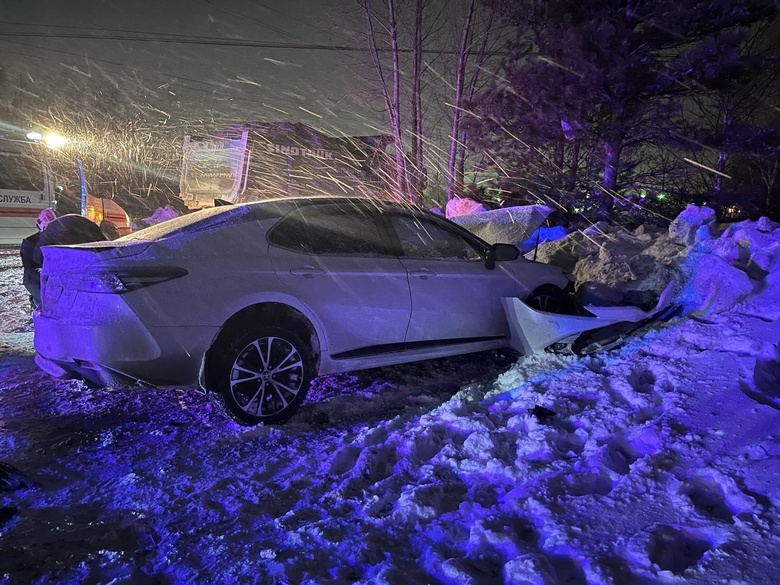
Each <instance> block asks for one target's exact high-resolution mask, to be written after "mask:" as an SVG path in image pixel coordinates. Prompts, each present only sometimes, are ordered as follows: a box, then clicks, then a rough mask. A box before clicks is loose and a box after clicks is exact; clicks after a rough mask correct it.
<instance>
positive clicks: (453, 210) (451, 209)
mask: <svg viewBox="0 0 780 585" xmlns="http://www.w3.org/2000/svg"><path fill="white" fill-rule="evenodd" d="M483 211H487V210H486V209H485V206H484V205H482V204H481V203H479V202H478V201H474V200H473V199H469V198H468V197H454V198H452V199H450V200H449V201H447V205H446V207H445V208H444V214H445V216H446V217H447V218H449V219H452V218H453V217H459V216H461V215H470V214H473V213H481V212H483Z"/></svg>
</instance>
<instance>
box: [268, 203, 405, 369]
mask: <svg viewBox="0 0 780 585" xmlns="http://www.w3.org/2000/svg"><path fill="white" fill-rule="evenodd" d="M386 229H387V228H386V227H385V225H384V224H383V222H381V220H380V218H379V217H378V215H377V214H376V213H375V212H373V211H372V210H370V209H368V208H361V207H359V206H354V205H347V204H335V203H323V204H315V205H307V206H304V207H301V208H299V209H298V210H296V211H294V212H293V213H291V214H290V215H288V216H287V217H286V218H284V219H283V220H282V221H281V222H280V223H279V224H278V225H277V226H275V227H274V228H273V229H272V230H271V232H269V235H268V241H269V244H270V246H269V254H270V256H271V260H272V262H273V264H274V269H275V271H276V274H277V275H278V277H279V278H280V279H281V280H282V282H283V283H284V284H285V288H286V290H287V291H288V292H289V293H290V294H292V295H294V296H295V297H297V298H298V299H299V300H300V301H301V302H302V303H303V304H304V305H306V306H307V307H308V308H309V309H310V310H311V311H312V312H313V313H314V314H315V315H316V316H317V318H318V319H319V321H320V323H321V324H322V325H323V327H324V330H325V336H326V339H325V340H324V341H325V343H326V344H327V350H328V351H329V352H330V354H331V355H333V354H336V355H337V356H338V354H343V353H344V352H354V351H357V350H362V351H365V352H368V353H371V352H372V351H376V350H378V349H379V348H377V347H376V346H382V345H388V344H397V343H402V342H403V341H404V337H405V334H406V329H407V326H408V324H409V318H410V314H411V300H410V294H409V282H408V276H407V272H406V268H405V267H404V266H403V264H401V262H400V260H399V259H398V257H397V256H396V255H395V254H394V252H393V250H392V249H390V247H389V245H388V242H387V240H388V237H387V231H386Z"/></svg>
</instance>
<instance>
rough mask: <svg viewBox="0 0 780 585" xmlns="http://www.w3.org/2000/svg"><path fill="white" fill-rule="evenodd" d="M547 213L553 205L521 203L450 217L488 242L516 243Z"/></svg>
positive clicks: (528, 233)
mask: <svg viewBox="0 0 780 585" xmlns="http://www.w3.org/2000/svg"><path fill="white" fill-rule="evenodd" d="M448 209H449V206H448ZM550 213H552V209H550V208H549V207H546V206H544V205H523V206H519V207H504V208H501V209H493V210H491V211H482V212H481V213H470V214H464V215H457V216H453V217H450V219H451V220H452V221H453V222H455V223H457V224H459V225H462V226H463V227H464V228H466V229H467V230H469V231H470V232H471V233H473V234H476V235H477V236H479V237H480V238H482V239H483V240H485V241H486V242H487V243H488V244H496V243H510V244H515V243H518V244H519V243H521V242H523V241H525V240H526V239H528V238H529V237H530V236H531V234H533V233H534V231H536V229H537V228H538V227H539V226H540V225H542V223H543V222H544V220H545V219H546V218H547V216H548V215H550Z"/></svg>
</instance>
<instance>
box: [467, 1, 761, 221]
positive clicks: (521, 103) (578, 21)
mask: <svg viewBox="0 0 780 585" xmlns="http://www.w3.org/2000/svg"><path fill="white" fill-rule="evenodd" d="M486 2H487V3H488V4H489V5H490V7H491V8H492V9H493V10H495V11H497V12H498V13H499V14H500V15H501V16H502V17H503V18H504V19H506V20H507V21H508V22H509V23H511V24H512V25H514V26H516V27H517V28H518V31H520V33H521V36H520V38H519V40H517V41H514V42H513V43H511V44H510V46H509V47H508V55H509V56H508V58H507V59H505V61H504V63H503V65H502V70H501V72H500V74H499V75H498V76H497V81H496V82H495V83H494V84H493V86H492V87H491V88H490V90H488V91H485V92H483V93H482V94H481V95H480V96H478V98H477V99H476V100H475V101H474V103H473V104H472V109H473V111H474V113H475V114H476V116H477V117H478V118H477V117H474V118H472V119H471V125H472V128H471V129H470V132H469V135H470V136H472V137H478V138H477V139H476V140H474V142H473V146H475V147H477V148H483V149H486V150H487V151H488V152H489V153H490V154H491V155H492V156H493V157H495V158H496V159H497V160H499V161H509V162H510V164H511V163H513V162H514V163H519V164H520V165H521V166H519V167H517V168H515V169H514V170H513V171H512V172H513V173H515V174H523V175H525V176H529V175H531V173H530V171H532V170H537V171H540V172H539V173H538V174H542V175H544V176H546V177H555V175H556V174H557V175H558V177H559V180H557V181H556V180H552V181H549V182H550V183H551V184H553V185H556V187H557V188H560V187H561V186H563V187H564V190H565V187H566V186H567V185H570V186H572V187H573V188H574V189H582V188H583V187H587V192H588V197H590V201H592V202H595V203H597V205H598V211H599V215H601V216H607V215H609V214H610V212H611V211H612V209H613V206H614V204H615V202H619V203H623V202H624V197H625V195H624V194H623V193H625V191H626V189H627V188H630V187H632V186H637V187H638V186H639V185H634V184H633V183H632V180H633V179H634V178H635V177H636V176H638V174H639V173H646V171H647V169H646V168H643V166H642V164H646V161H647V159H648V157H647V149H648V148H658V147H659V146H661V145H664V144H667V143H668V142H669V139H670V138H671V137H672V125H671V123H670V122H671V120H672V119H674V115H673V114H674V112H675V111H679V110H680V108H681V104H683V103H684V100H685V98H686V96H688V95H690V94H691V92H693V91H695V87H694V85H693V84H691V83H690V76H691V71H695V70H696V69H697V68H698V67H699V66H700V64H702V62H703V61H705V60H706V61H707V62H708V63H709V65H715V66H717V65H719V64H720V61H719V59H718V55H720V54H722V53H723V52H725V51H726V50H727V49H728V48H729V47H728V44H727V43H721V44H720V45H718V46H716V47H715V50H716V54H715V55H713V54H711V53H707V52H706V51H702V50H701V46H702V43H705V42H711V39H713V38H715V37H717V36H719V35H722V34H724V33H728V32H731V31H734V30H736V29H738V28H739V27H745V26H750V25H752V24H754V23H756V22H760V21H763V20H769V19H771V18H773V16H774V15H775V13H776V6H774V5H773V4H772V3H771V2H767V0H740V1H737V2H730V1H726V0H655V1H651V0H646V1H643V0H589V1H588V2H580V1H577V0H558V1H555V2H544V1H542V0H515V1H512V0H486ZM713 57H714V58H713ZM683 62H686V63H688V65H689V67H688V68H681V67H680V64H681V63H683ZM729 65H730V63H729V62H724V67H728V66H729ZM518 151H520V152H524V153H525V154H524V155H518ZM556 153H559V154H557V155H556ZM561 153H563V155H564V156H560V154H561ZM534 158H535V159H536V160H535V161H534V160H533V159H534ZM567 161H568V162H567ZM534 163H535V165H536V166H534ZM560 179H563V182H561V180H560Z"/></svg>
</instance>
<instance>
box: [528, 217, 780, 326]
mask: <svg viewBox="0 0 780 585" xmlns="http://www.w3.org/2000/svg"><path fill="white" fill-rule="evenodd" d="M714 218H715V212H714V211H713V210H711V209H708V208H706V207H704V208H699V207H696V206H693V205H689V206H688V207H687V208H686V209H685V211H683V212H682V213H681V214H680V215H679V216H678V217H677V218H676V219H675V220H674V221H673V222H672V223H671V224H670V226H669V229H668V230H666V231H664V230H661V229H660V228H658V229H656V228H649V227H646V226H640V227H638V228H637V229H635V230H634V231H633V232H632V231H628V230H625V229H623V228H622V227H620V226H612V225H609V224H606V223H604V222H599V223H597V224H594V225H593V226H591V227H589V228H587V229H585V230H582V231H578V232H574V233H572V234H569V235H568V236H566V237H565V238H562V239H559V240H556V241H554V242H548V243H546V244H543V245H540V246H539V248H538V250H537V252H536V258H537V260H538V261H540V262H546V263H550V264H556V265H558V266H561V267H562V268H565V269H566V270H568V271H569V272H571V273H572V274H573V275H574V278H575V280H576V286H577V292H578V295H579V297H580V300H581V301H582V302H583V303H585V304H595V305H600V304H632V303H635V302H637V299H639V300H640V301H642V302H643V303H647V304H652V298H657V295H658V294H660V292H661V291H662V290H663V289H664V288H665V287H666V285H667V284H668V283H669V282H670V281H672V280H674V281H676V282H677V283H678V285H680V287H679V288H680V290H679V294H678V297H677V301H678V302H680V303H681V304H682V305H683V309H684V312H685V313H686V314H688V313H695V314H697V315H698V316H700V317H705V316H711V315H713V314H718V313H723V312H725V311H728V310H729V309H731V308H733V307H734V306H736V305H737V304H738V303H741V302H742V301H743V300H746V299H747V298H748V296H750V295H753V293H757V295H755V296H752V297H751V299H750V301H748V302H746V304H745V305H744V307H743V308H742V310H743V311H744V312H746V313H748V314H753V315H756V314H759V313H766V314H768V315H769V316H770V317H771V318H773V319H774V318H776V317H777V316H780V306H778V302H780V295H778V288H777V287H778V280H779V279H780V276H779V275H778V266H779V265H780V243H778V235H780V227H779V226H777V225H776V224H774V223H773V222H771V221H769V220H768V219H767V218H761V219H760V220H759V221H743V222H740V223H737V224H733V225H730V226H721V227H718V226H717V225H716V224H714ZM719 231H720V232H721V233H720V235H718V232H719ZM532 256H533V254H532V253H529V254H527V257H532ZM756 303H759V306H757V305H756Z"/></svg>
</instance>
